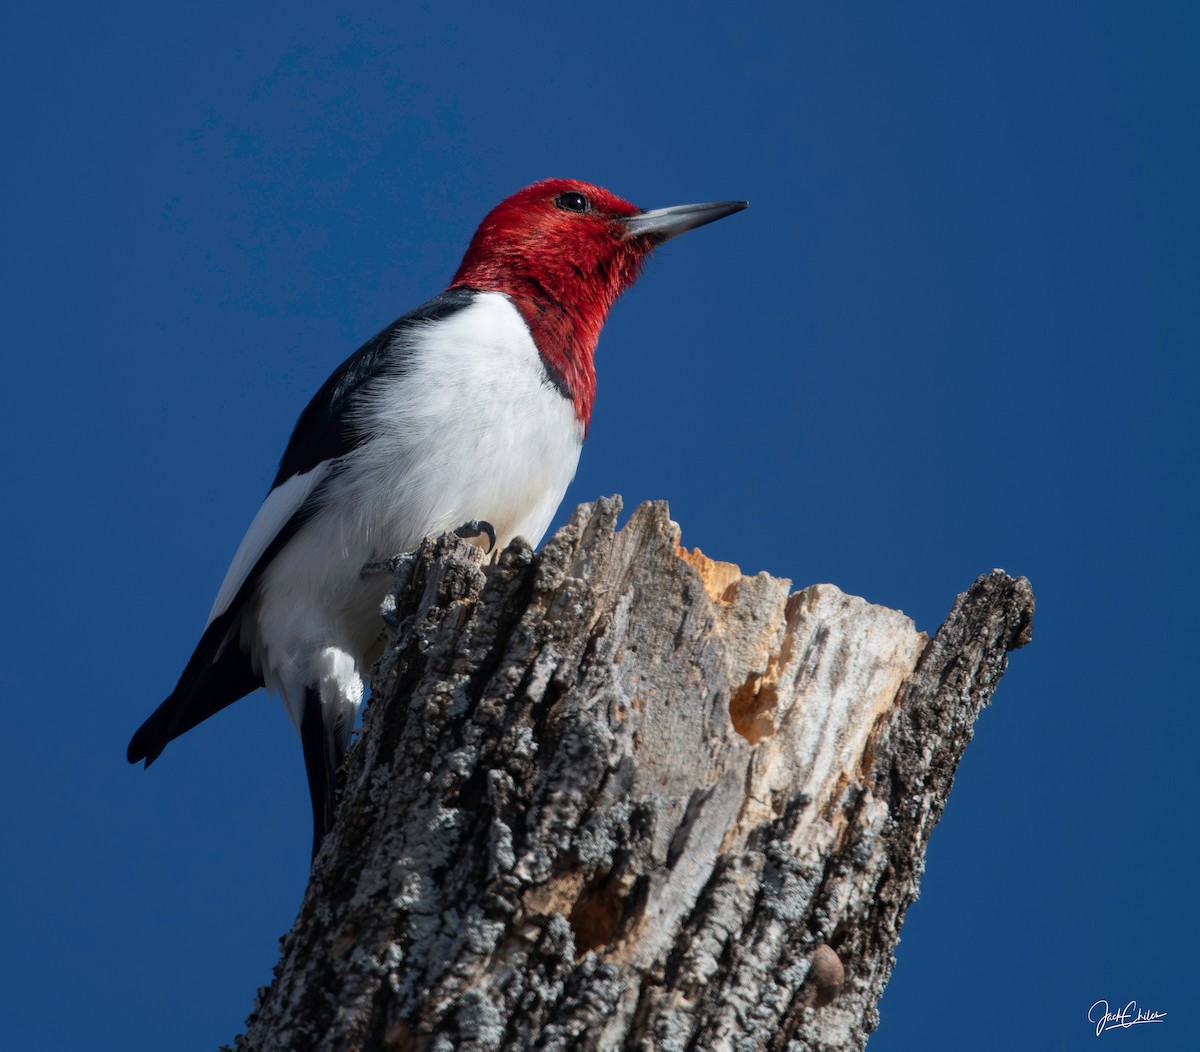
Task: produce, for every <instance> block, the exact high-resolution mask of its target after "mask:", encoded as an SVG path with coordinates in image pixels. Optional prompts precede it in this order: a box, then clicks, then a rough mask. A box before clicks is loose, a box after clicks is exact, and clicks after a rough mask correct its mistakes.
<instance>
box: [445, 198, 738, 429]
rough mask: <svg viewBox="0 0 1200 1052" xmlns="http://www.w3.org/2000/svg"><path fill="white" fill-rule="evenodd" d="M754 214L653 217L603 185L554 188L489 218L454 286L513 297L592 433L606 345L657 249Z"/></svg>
mask: <svg viewBox="0 0 1200 1052" xmlns="http://www.w3.org/2000/svg"><path fill="white" fill-rule="evenodd" d="M744 207H745V205H744V203H742V202H736V203H732V204H726V205H684V206H680V207H677V208H667V209H658V210H656V211H654V212H643V211H642V210H641V209H639V208H637V207H635V206H634V205H631V204H630V203H629V202H628V201H623V200H622V199H621V198H619V197H617V196H616V195H615V194H611V193H609V192H608V191H607V190H604V189H601V188H600V187H598V186H592V185H591V184H589V183H583V182H579V181H578V180H575V179H547V180H545V181H543V182H540V183H534V184H533V185H532V186H527V187H525V189H524V190H518V191H517V192H516V193H515V194H513V195H512V196H511V197H508V198H505V200H503V201H501V202H500V204H498V205H497V206H496V207H495V208H493V209H492V211H491V212H490V213H488V215H487V217H486V218H485V219H484V221H483V222H482V223H481V224H480V225H479V229H478V230H477V231H476V232H475V236H474V237H473V238H472V239H471V244H470V247H469V248H468V249H467V254H466V255H465V256H464V257H463V261H462V265H461V266H460V267H459V268H458V273H456V274H455V275H454V280H453V281H452V282H451V283H450V287H451V288H455V287H465V288H472V289H479V290H480V291H485V292H503V293H504V294H505V295H507V296H508V297H509V298H510V299H511V300H512V301H513V303H514V304H515V305H516V307H517V309H518V310H520V312H521V314H522V316H523V317H524V318H525V322H526V324H528V326H529V328H530V331H531V332H532V334H533V338H534V340H535V341H536V343H537V346H538V350H539V351H541V354H542V357H543V358H544V359H545V360H546V363H547V365H548V366H549V367H550V370H551V372H552V373H553V374H554V375H555V377H556V378H557V379H558V380H559V381H560V382H561V383H562V385H563V387H564V388H565V389H566V391H567V393H568V394H569V395H570V397H571V398H572V400H573V401H574V403H575V411H576V413H577V415H578V416H579V419H580V420H582V421H583V423H584V425H585V426H586V425H587V422H588V420H589V419H590V418H591V414H592V403H593V401H594V399H595V395H596V372H595V366H594V363H593V355H594V354H595V350H596V341H597V340H598V339H599V337H600V329H601V328H602V327H603V325H604V320H605V318H607V317H608V312H609V309H610V308H611V307H612V305H613V303H614V302H615V301H616V299H617V297H618V296H620V295H621V293H622V292H624V291H625V290H626V289H627V288H629V286H630V285H632V284H633V283H634V282H635V281H636V280H637V277H638V274H640V273H641V270H642V265H643V264H644V263H645V262H646V259H647V257H649V255H650V252H651V250H652V249H653V248H654V247H655V246H656V245H658V244H661V243H662V242H663V241H665V240H667V239H668V238H670V237H674V236H675V235H676V234H678V233H682V232H683V231H684V230H689V229H691V228H692V227H694V226H699V225H700V224H701V223H707V222H711V221H712V220H713V219H718V218H720V217H721V216H722V215H729V214H730V212H734V211H738V210H739V209H741V208H744Z"/></svg>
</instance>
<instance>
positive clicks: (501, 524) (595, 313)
mask: <svg viewBox="0 0 1200 1052" xmlns="http://www.w3.org/2000/svg"><path fill="white" fill-rule="evenodd" d="M745 207H746V202H745V201H726V202H721V203H714V204H695V205H678V206H675V207H671V208H657V209H652V210H649V211H646V210H642V209H639V208H636V207H635V206H634V205H632V204H630V203H629V202H628V201H624V200H622V199H621V198H619V197H617V196H615V195H614V194H612V193H609V192H608V191H607V190H604V189H602V188H600V187H597V186H592V185H590V184H588V183H583V182H578V181H575V180H567V179H549V180H546V181H544V182H540V183H535V184H534V185H532V186H528V187H526V188H525V189H523V190H520V191H518V192H517V193H515V194H513V195H512V196H511V197H508V198H506V199H505V200H504V201H502V202H501V203H500V204H499V205H497V206H496V207H495V208H494V209H492V211H491V212H490V213H489V214H488V215H487V216H486V217H485V219H484V220H483V222H482V224H481V225H480V227H479V229H478V231H477V232H476V233H475V236H474V237H473V238H472V240H471V243H470V245H469V247H468V248H467V252H466V255H465V256H464V257H463V261H462V264H461V265H460V266H459V268H458V271H457V273H456V274H455V275H454V279H453V280H452V281H451V282H450V287H449V288H448V289H447V290H446V291H445V292H443V293H442V294H441V295H440V296H436V297H435V298H433V299H432V300H430V301H429V302H428V303H425V304H423V305H422V306H420V307H417V308H416V309H415V310H413V311H410V312H409V313H408V314H405V315H404V316H403V317H402V318H400V319H399V320H397V321H395V322H393V323H392V324H391V325H389V326H388V327H387V328H386V329H384V330H383V331H382V332H380V333H379V334H378V335H377V336H375V337H374V338H373V339H371V340H369V341H368V342H367V343H366V344H364V345H363V346H362V347H361V348H359V349H358V350H357V351H356V352H355V353H354V354H352V355H351V356H350V357H349V358H348V359H346V361H345V362H343V363H342V364H341V366H339V367H338V368H337V369H336V370H335V371H334V373H333V375H332V376H330V377H329V379H328V380H326V381H325V383H324V384H323V385H322V387H321V389H320V390H319V391H317V393H316V395H315V396H314V397H313V399H312V401H311V402H309V404H308V406H307V407H306V408H305V410H304V411H303V412H302V413H301V414H300V419H299V421H298V422H297V424H296V427H295V430H294V431H293V432H292V437H291V440H290V441H289V442H288V445H287V448H286V449H285V451H284V454H283V459H282V460H281V461H280V464H279V470H278V472H277V473H276V475H275V481H274V482H273V483H272V484H271V489H270V491H269V492H268V493H267V496H266V499H265V500H264V501H263V504H262V507H261V508H259V510H258V514H257V515H256V516H255V517H254V520H253V521H252V522H251V523H250V528H249V530H248V531H247V533H246V536H245V538H244V539H243V540H242V543H241V545H240V546H239V547H238V549H237V552H236V554H235V555H234V557H233V562H232V563H231V564H230V567H229V570H228V572H227V573H226V575H225V580H224V581H223V582H222V584H221V587H220V590H219V591H218V592H217V597H216V600H215V601H214V603H213V605H212V610H211V612H210V613H209V615H208V622H207V624H206V626H205V629H204V633H203V635H202V636H201V637H200V642H199V643H198V644H197V646H196V649H195V652H194V653H193V654H192V656H191V659H190V660H189V661H188V663H187V666H186V667H185V668H184V670H183V674H182V675H181V676H180V677H179V682H178V684H177V685H176V687H175V689H174V691H172V692H171V695H170V696H169V697H168V698H167V699H166V700H165V701H164V702H163V703H162V704H161V705H160V706H159V707H158V708H157V709H156V710H155V711H154V713H153V714H152V715H151V716H150V717H149V719H147V720H146V722H145V723H143V724H142V726H141V727H139V728H138V730H137V732H136V733H135V734H134V736H133V739H132V740H131V741H130V743H129V750H128V758H129V762H130V763H137V762H138V761H145V765H146V766H147V767H149V766H150V764H151V763H153V762H154V760H155V759H157V758H158V756H159V754H160V753H161V752H162V751H163V749H164V748H165V747H166V745H167V744H168V743H169V742H170V741H172V740H173V739H175V738H177V737H178V736H179V735H181V734H183V733H184V732H185V731H188V730H190V729H191V728H193V727H195V726H196V725H197V724H199V723H201V722H202V721H203V720H206V719H208V717H209V716H212V715H213V714H214V713H216V712H219V711H220V710H221V709H223V708H225V706H227V705H231V704H232V703H233V702H235V701H237V700H238V699H239V698H242V697H244V696H245V695H247V694H249V693H250V692H251V691H253V690H255V689H257V688H258V687H263V686H265V687H266V688H267V689H268V690H269V691H270V692H272V693H274V694H278V695H279V696H280V697H281V698H282V699H283V703H284V706H285V707H286V708H287V711H288V715H289V716H290V717H291V720H292V724H293V725H294V727H295V729H296V731H297V732H298V734H299V735H300V740H301V743H302V745H303V749H304V761H305V766H306V768H307V772H308V785H309V791H310V794H311V796H312V811H313V854H314V856H315V855H316V852H317V849H318V848H319V846H320V844H321V840H322V838H323V837H324V835H325V833H326V832H327V830H328V829H329V827H330V825H331V823H332V821H333V813H334V803H335V788H336V784H337V770H338V767H339V765H340V763H341V761H342V758H343V756H344V755H345V753H346V750H347V748H348V747H349V744H350V735H351V731H352V729H353V726H354V721H355V716H356V714H357V712H358V708H359V705H360V704H361V702H362V697H363V677H364V675H365V674H366V672H367V671H368V670H369V668H370V665H371V663H372V662H373V661H374V660H375V658H376V657H377V656H378V654H379V651H380V646H381V644H380V643H379V635H380V615H379V608H380V604H381V602H382V600H383V598H384V596H385V594H386V592H387V589H388V584H389V581H388V578H387V576H386V575H383V574H371V573H364V572H363V570H364V567H368V566H371V565H372V564H378V563H380V562H382V561H383V560H386V559H388V558H389V557H391V556H394V555H396V554H397V553H401V552H406V551H411V550H412V549H414V548H416V547H417V545H418V544H419V543H420V542H421V540H422V538H424V537H427V536H430V535H433V534H438V533H442V532H445V531H448V530H459V531H460V532H461V533H463V534H464V535H473V536H476V537H484V536H485V535H486V538H487V541H488V543H489V545H490V547H492V548H496V547H497V546H499V547H503V546H505V545H507V544H508V542H509V541H510V540H511V539H512V538H514V537H517V536H521V537H524V538H525V539H526V540H528V541H529V542H530V543H531V544H533V545H535V546H536V545H537V543H538V542H539V541H540V540H541V538H542V535H543V534H544V533H545V532H546V528H547V527H548V526H549V525H550V520H551V519H552V517H553V516H554V512H555V510H556V509H557V508H558V505H559V502H560V501H561V500H562V497H563V494H564V493H565V492H566V489H567V485H568V484H569V483H570V481H571V479H572V478H573V477H574V475H575V468H576V465H577V464H578V461H579V453H580V449H581V448H582V445H583V440H584V437H585V436H586V434H587V430H588V422H589V420H590V418H591V413H592V404H593V401H594V399H595V396H596V371H595V365H594V354H595V350H596V342H597V340H598V338H599V336H600V329H601V327H602V326H603V324H604V320H605V318H606V317H607V316H608V312H609V309H610V308H611V307H612V305H613V303H614V301H615V300H616V299H617V297H618V296H620V294H621V293H622V292H624V291H625V289H627V288H628V287H629V286H630V285H632V284H633V283H634V281H635V280H636V279H637V277H638V274H639V273H640V272H641V269H642V266H643V264H644V263H645V262H646V259H647V258H648V257H649V255H650V253H651V251H652V250H653V249H654V248H656V247H657V246H658V245H661V244H662V243H663V242H664V241H668V240H670V239H671V238H673V237H675V236H677V235H678V234H682V233H684V232H685V231H687V230H692V229H694V228H695V227H698V226H703V225H704V224H705V223H711V222H713V221H714V220H717V219H721V218H722V217H724V216H727V215H731V214H732V213H734V212H738V211H740V210H741V209H743V208H745Z"/></svg>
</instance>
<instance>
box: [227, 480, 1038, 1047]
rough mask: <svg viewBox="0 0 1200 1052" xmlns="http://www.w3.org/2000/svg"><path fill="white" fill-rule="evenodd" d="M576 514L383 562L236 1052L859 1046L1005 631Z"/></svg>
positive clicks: (976, 606)
mask: <svg viewBox="0 0 1200 1052" xmlns="http://www.w3.org/2000/svg"><path fill="white" fill-rule="evenodd" d="M619 510H620V501H619V499H616V498H614V499H611V500H601V501H599V502H597V503H596V504H593V505H585V506H583V507H581V508H579V509H578V510H577V511H576V513H575V515H574V517H573V518H572V519H571V521H570V522H569V523H568V524H567V525H566V526H565V527H563V529H562V530H560V531H559V532H558V533H557V534H556V535H555V536H554V537H553V538H552V539H551V540H550V542H549V543H548V544H547V545H546V547H545V549H544V550H543V551H542V552H541V553H540V554H536V555H535V554H534V553H533V552H531V551H530V549H529V548H528V547H527V546H526V545H524V544H523V543H521V542H515V543H514V544H513V545H511V546H510V547H509V549H508V550H507V551H505V552H504V553H503V555H502V556H501V557H500V558H499V560H498V562H496V563H495V564H494V565H485V562H486V560H485V558H484V555H483V553H482V552H481V551H480V550H479V549H478V548H476V547H473V546H471V545H470V544H468V543H466V542H464V541H461V540H458V539H457V538H454V537H452V536H446V537H442V538H439V539H436V540H430V541H427V542H425V544H424V545H423V546H422V547H421V548H420V549H419V550H418V551H417V552H415V553H413V554H412V555H411V556H408V557H405V558H403V559H402V560H401V561H400V566H399V569H398V571H397V575H396V587H395V596H394V606H391V605H390V603H389V605H387V607H386V609H385V614H386V616H387V620H388V621H389V622H391V623H392V624H393V627H392V629H391V630H390V631H389V634H388V637H387V650H386V653H385V655H384V657H383V659H382V660H381V662H380V664H379V666H378V668H377V670H376V675H375V680H374V685H373V688H372V691H373V693H372V701H371V704H370V706H369V711H368V713H367V715H366V718H365V721H364V725H363V730H362V734H361V737H360V740H359V742H358V744H357V745H356V747H355V748H354V749H353V751H352V752H351V754H350V756H349V758H348V760H347V763H346V766H345V768H344V770H343V772H342V775H343V788H342V794H341V802H340V804H339V810H338V818H337V823H336V825H335V827H334V829H333V831H332V833H331V834H330V835H329V837H327V839H326V841H325V844H324V846H323V847H322V850H321V852H320V854H319V855H318V857H317V859H316V861H315V863H314V868H313V872H312V877H311V880H310V883H309V887H308V890H307V892H306V894H305V897H304V901H303V903H302V905H301V908H300V914H299V916H298V917H297V919H296V924H295V927H294V928H293V929H292V931H291V933H290V934H289V935H288V936H287V937H286V938H285V939H284V940H283V948H282V957H281V960H280V962H279V964H278V966H277V968H276V971H275V977H274V981H273V982H272V984H271V986H270V987H269V988H267V989H265V990H263V991H260V996H259V1001H258V1003H257V1005H256V1008H255V1010H254V1013H253V1014H252V1016H251V1017H250V1019H249V1021H248V1028H247V1032H246V1034H244V1035H242V1036H241V1037H239V1038H238V1039H237V1041H236V1047H237V1049H239V1050H251V1049H254V1050H264V1052H266V1050H277V1049H296V1050H300V1049H305V1050H307V1049H338V1050H352V1049H353V1050H374V1049H405V1050H407V1049H413V1050H418V1049H419V1050H430V1052H449V1050H451V1049H465V1050H478V1052H483V1050H495V1049H540V1050H551V1049H663V1050H675V1049H679V1050H682V1049H731V1050H733V1049H736V1050H758V1049H763V1050H782V1049H796V1050H799V1049H861V1048H862V1047H863V1046H864V1045H865V1043H866V1040H867V1037H868V1035H869V1034H870V1033H871V1031H872V1030H874V1029H875V1027H876V1025H877V1022H878V1013H877V1011H876V1004H877V1002H878V1001H879V998H880V996H881V995H882V993H883V989H884V986H885V984H886V983H887V980H888V977H889V975H890V973H891V970H892V965H893V962H894V956H893V952H894V949H895V946H896V942H897V939H898V937H899V932H900V926H901V923H902V922H903V919H904V913H905V910H906V909H907V907H908V905H909V903H911V902H912V901H913V900H914V899H915V898H916V895H917V889H918V881H919V878H920V875H921V872H922V867H923V859H924V853H925V846H926V844H927V842H928V839H929V834H930V832H931V830H932V829H933V826H934V825H935V824H936V823H937V821H938V818H939V817H940V816H941V813H942V808H943V806H944V805H945V802H946V797H947V795H948V794H949V792H950V787H951V784H952V782H953V778H954V771H955V768H956V767H957V765H958V761H959V758H960V757H961V756H962V753H963V750H964V749H965V748H966V745H967V743H968V741H970V739H971V735H972V731H973V727H974V723H975V719H976V717H977V716H978V715H979V712H980V710H981V709H982V707H983V706H984V705H986V704H987V702H988V699H989V697H990V696H991V693H992V691H993V689H994V688H995V686H996V683H997V681H998V680H999V679H1000V676H1001V675H1002V673H1003V672H1004V669H1005V665H1006V655H1007V653H1008V651H1010V650H1013V649H1015V648H1017V647H1020V646H1022V645H1024V644H1025V643H1027V642H1028V641H1029V639H1030V629H1031V619H1032V615H1033V595H1032V592H1031V589H1030V587H1029V583H1028V581H1026V580H1025V579H1024V578H1020V579H1017V580H1013V579H1012V578H1010V577H1008V576H1007V575H1005V574H1004V573H1002V572H1001V571H993V572H992V573H990V574H988V575H985V576H982V577H980V578H979V579H978V580H977V581H976V582H975V583H974V584H973V585H972V586H971V587H970V588H969V589H968V590H967V591H966V592H964V593H963V594H962V595H960V596H959V597H958V598H957V599H956V600H955V602H954V607H953V609H952V610H951V611H950V614H949V616H948V617H947V619H946V621H945V623H944V624H943V625H942V626H941V628H940V629H939V630H938V632H937V633H936V635H935V636H934V637H933V639H931V640H930V639H927V638H926V637H925V636H924V635H922V634H921V633H919V632H918V631H917V630H916V629H915V628H914V626H913V624H912V622H911V621H910V620H909V619H908V618H907V617H905V616H904V615H903V614H901V613H899V612H897V611H895V610H888V609H885V608H883V607H878V606H872V605H871V604H869V603H867V602H866V601H864V600H862V599H859V598H856V597H854V596H849V595H845V594H843V593H842V592H840V591H839V590H838V589H836V588H834V587H832V586H831V585H813V586H812V587H809V588H805V589H803V590H802V591H799V592H794V593H793V592H791V590H790V584H789V582H787V581H784V580H779V579H776V578H772V577H769V576H767V575H766V574H758V575H757V576H754V577H748V576H743V575H742V574H741V572H740V571H739V570H738V569H737V567H735V566H731V565H729V564H725V563H718V562H713V561H712V560H709V559H707V558H706V557H705V556H704V555H702V554H701V553H700V552H698V551H693V552H687V551H685V550H684V549H682V548H680V547H679V528H678V527H677V526H676V525H675V523H673V522H671V520H670V518H669V517H668V513H667V508H666V505H665V504H646V505H643V506H642V507H641V508H639V509H638V510H637V512H636V513H635V514H634V515H633V517H632V519H631V520H630V522H629V523H628V524H627V525H626V526H625V528H624V529H622V530H621V531H620V532H616V531H615V526H616V520H617V515H618V512H619Z"/></svg>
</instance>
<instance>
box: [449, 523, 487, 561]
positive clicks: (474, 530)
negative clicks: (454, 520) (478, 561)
mask: <svg viewBox="0 0 1200 1052" xmlns="http://www.w3.org/2000/svg"><path fill="white" fill-rule="evenodd" d="M454 535H455V536H456V537H461V538H462V539H463V540H464V541H472V540H475V538H477V537H487V539H488V546H487V547H486V548H485V549H484V551H486V552H488V553H489V554H490V553H491V551H492V549H493V548H495V547H496V527H495V526H493V525H492V524H491V523H490V522H486V521H485V520H483V519H472V520H471V521H470V522H464V523H463V524H462V525H461V526H460V527H459V528H458V529H457V530H455V531H454ZM481 547H482V545H481Z"/></svg>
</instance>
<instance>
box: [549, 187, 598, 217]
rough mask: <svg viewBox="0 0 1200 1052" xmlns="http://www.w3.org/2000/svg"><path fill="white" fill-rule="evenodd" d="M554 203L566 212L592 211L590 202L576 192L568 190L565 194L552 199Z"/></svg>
mask: <svg viewBox="0 0 1200 1052" xmlns="http://www.w3.org/2000/svg"><path fill="white" fill-rule="evenodd" d="M554 203H555V204H556V205H558V207H559V208H562V209H564V210H565V211H567V212H590V211H591V210H592V202H591V201H589V200H588V199H587V198H586V197H584V196H583V194H581V193H580V192H579V191H578V190H568V191H567V192H566V193H565V194H559V195H558V196H557V197H556V198H555V199H554Z"/></svg>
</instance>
